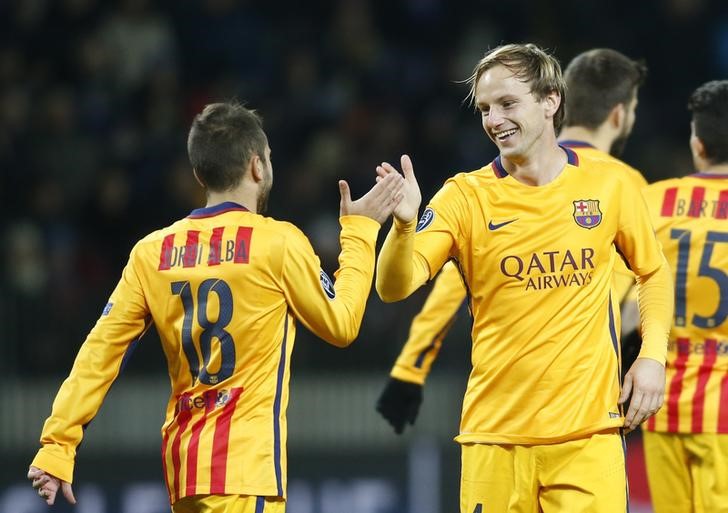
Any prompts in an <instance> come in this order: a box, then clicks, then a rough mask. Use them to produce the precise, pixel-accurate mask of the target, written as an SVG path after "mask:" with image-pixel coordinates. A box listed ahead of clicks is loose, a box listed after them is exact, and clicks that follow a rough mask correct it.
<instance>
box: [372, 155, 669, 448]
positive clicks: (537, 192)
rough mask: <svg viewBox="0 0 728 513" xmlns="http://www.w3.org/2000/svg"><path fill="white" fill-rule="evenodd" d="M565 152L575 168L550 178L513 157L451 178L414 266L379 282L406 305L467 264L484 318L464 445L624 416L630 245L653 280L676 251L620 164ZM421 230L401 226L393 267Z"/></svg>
mask: <svg viewBox="0 0 728 513" xmlns="http://www.w3.org/2000/svg"><path fill="white" fill-rule="evenodd" d="M565 151H566V153H567V155H568V164H567V165H566V166H565V168H564V170H563V171H562V172H561V174H560V175H559V176H558V177H557V178H556V179H554V180H553V181H552V182H551V183H549V184H546V185H543V186H538V187H533V186H528V185H524V184H522V183H520V182H519V181H517V180H516V179H514V178H513V177H511V176H510V175H508V173H507V172H506V171H505V169H504V168H503V167H502V165H501V163H500V157H498V158H496V159H495V161H494V162H493V163H492V165H491V166H488V167H485V168H482V169H480V170H477V171H474V172H471V173H462V174H459V175H456V176H455V177H453V178H451V179H450V180H448V181H447V182H446V184H445V185H444V186H443V188H442V189H441V190H440V191H439V192H438V193H437V194H436V195H435V197H434V198H433V199H432V201H431V202H430V204H429V205H428V206H427V208H426V209H425V211H424V212H423V214H422V217H421V218H420V221H419V223H418V224H417V233H416V234H415V236H414V241H413V244H414V258H413V261H412V263H413V266H414V267H413V273H414V274H413V275H412V276H411V277H405V276H408V275H404V276H401V277H399V276H396V275H394V274H391V273H386V274H382V275H381V276H379V277H378V278H377V288H378V291H379V293H380V295H381V296H382V297H383V298H385V299H386V300H393V299H397V298H399V297H401V296H402V294H403V293H404V294H406V293H407V292H405V291H409V290H412V287H413V286H416V284H418V283H422V282H423V281H424V280H426V279H428V278H432V277H433V276H434V275H435V274H436V273H437V271H438V270H439V269H440V268H441V267H442V266H443V264H444V262H446V261H447V260H448V259H454V260H456V262H457V264H458V267H459V269H460V272H461V274H462V275H463V277H464V281H465V286H466V288H467V289H468V295H469V297H470V301H471V310H472V314H473V329H472V343H473V346H472V356H471V358H472V366H473V368H472V371H471V373H470V377H469V381H468V388H467V391H466V394H465V398H464V404H463V412H462V419H461V425H460V434H459V436H458V437H457V438H456V440H457V441H459V442H461V443H467V442H482V443H516V444H541V443H553V442H560V441H566V440H571V439H574V438H578V437H579V436H584V435H588V434H592V433H596V432H599V431H602V430H604V429H608V428H615V427H619V426H622V424H623V422H624V419H623V417H622V415H621V412H620V409H619V407H618V405H617V400H618V397H619V393H620V390H619V388H620V383H619V343H618V339H617V331H616V327H617V316H618V305H617V301H616V299H615V298H614V297H613V294H612V292H611V279H612V274H613V268H614V264H615V261H616V259H617V258H619V256H618V255H617V251H616V248H619V250H620V253H621V254H622V255H623V256H624V257H625V258H626V259H627V261H628V262H629V263H630V267H631V269H632V270H633V271H634V272H635V273H637V274H638V275H640V276H646V275H649V274H651V273H652V272H654V271H656V270H657V269H659V268H660V266H661V265H662V263H663V256H662V253H661V250H660V246H659V243H658V242H657V240H656V239H655V236H654V233H653V229H652V226H651V224H650V221H649V216H648V214H647V208H646V206H645V203H644V200H643V199H642V198H641V196H640V192H639V191H638V190H637V189H636V188H635V187H634V186H633V185H632V183H630V181H629V180H628V179H627V178H626V177H625V176H624V175H623V174H622V173H614V172H612V171H611V169H612V168H613V166H614V164H613V163H611V162H609V161H608V160H606V159H596V158H588V157H578V156H577V155H576V153H574V152H573V151H572V150H570V149H567V148H565ZM408 229H409V228H408V227H402V228H395V231H393V232H390V236H388V241H387V243H385V246H384V247H383V249H382V254H381V256H380V266H381V265H383V262H387V264H386V265H390V262H391V265H395V266H396V259H395V258H393V254H390V252H389V247H391V246H390V245H389V244H390V237H394V239H392V240H398V239H400V238H402V240H403V241H404V240H408V239H407V238H406V237H407V236H406V230H408ZM398 230H405V231H403V232H398ZM400 233H401V235H400ZM392 244H397V243H394V242H392ZM403 244H404V243H403ZM385 276H386V278H385ZM402 280H405V281H402ZM406 280H411V282H408V281H406ZM657 345H660V344H657ZM646 346H647V345H645V347H643V351H642V356H645V357H651V358H654V359H656V360H658V361H664V347H646Z"/></svg>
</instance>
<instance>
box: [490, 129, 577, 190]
mask: <svg viewBox="0 0 728 513" xmlns="http://www.w3.org/2000/svg"><path fill="white" fill-rule="evenodd" d="M501 162H502V164H503V167H504V168H505V169H506V171H507V172H508V174H509V175H511V176H512V177H513V178H515V179H516V180H518V181H519V182H521V183H524V184H526V185H546V184H547V183H550V182H552V181H553V180H554V179H555V178H556V177H557V176H559V175H560V174H561V171H563V170H564V166H565V165H566V153H565V152H564V150H563V149H561V148H560V147H559V146H558V145H557V144H556V141H555V139H554V140H551V141H550V142H549V143H548V144H546V143H543V145H542V149H541V150H539V151H536V152H532V155H528V156H526V157H523V156H514V157H513V158H512V159H511V158H508V157H506V156H502V158H501Z"/></svg>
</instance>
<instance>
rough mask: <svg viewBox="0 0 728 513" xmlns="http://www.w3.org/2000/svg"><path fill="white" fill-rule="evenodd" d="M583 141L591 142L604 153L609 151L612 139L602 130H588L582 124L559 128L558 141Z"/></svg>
mask: <svg viewBox="0 0 728 513" xmlns="http://www.w3.org/2000/svg"><path fill="white" fill-rule="evenodd" d="M569 140H575V141H584V142H586V143H589V144H591V145H592V146H594V147H595V148H597V149H598V150H602V151H603V152H604V153H609V150H610V149H611V148H612V143H613V142H614V139H613V138H612V137H610V136H609V135H607V134H606V133H604V131H603V130H599V129H597V130H589V129H588V128H584V127H583V126H566V127H564V128H562V129H561V133H560V134H559V141H569Z"/></svg>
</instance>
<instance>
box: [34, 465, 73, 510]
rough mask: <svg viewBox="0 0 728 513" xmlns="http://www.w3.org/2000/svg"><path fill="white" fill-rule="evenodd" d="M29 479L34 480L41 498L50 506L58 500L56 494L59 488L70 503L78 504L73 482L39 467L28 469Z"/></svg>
mask: <svg viewBox="0 0 728 513" xmlns="http://www.w3.org/2000/svg"><path fill="white" fill-rule="evenodd" d="M28 479H30V480H31V481H32V482H33V488H35V489H36V490H38V495H39V496H40V498H41V499H43V500H44V501H45V502H46V504H48V505H49V506H53V503H54V502H56V494H57V493H58V489H59V488H60V489H61V492H62V493H63V496H64V497H65V498H66V500H67V501H68V502H69V503H71V504H76V498H75V497H74V496H73V489H72V488H71V483H67V482H66V481H61V480H60V479H58V478H57V477H54V476H52V475H50V474H49V473H47V472H45V471H44V470H41V469H39V468H37V467H30V469H29V470H28Z"/></svg>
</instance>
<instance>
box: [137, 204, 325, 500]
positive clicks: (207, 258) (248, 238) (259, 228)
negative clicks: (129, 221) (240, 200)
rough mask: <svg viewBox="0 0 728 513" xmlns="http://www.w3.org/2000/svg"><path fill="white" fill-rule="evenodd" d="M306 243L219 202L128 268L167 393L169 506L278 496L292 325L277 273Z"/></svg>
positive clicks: (151, 244) (140, 249)
mask: <svg viewBox="0 0 728 513" xmlns="http://www.w3.org/2000/svg"><path fill="white" fill-rule="evenodd" d="M307 244H308V241H307V239H306V238H305V237H304V236H303V234H302V233H301V232H300V231H299V230H298V229H297V228H295V227H294V226H293V225H291V224H289V223H284V222H280V221H275V220H273V219H270V218H266V217H263V216H261V215H257V214H253V213H251V212H248V211H247V210H245V209H244V208H242V207H240V206H238V205H235V204H232V203H223V204H221V205H217V206H215V207H210V208H204V209H198V210H195V211H193V213H192V214H191V215H190V216H188V217H187V218H185V219H182V220H180V221H178V222H176V223H174V224H173V225H171V226H169V227H168V228H165V229H163V230H160V231H157V232H155V233H153V234H151V235H149V236H147V237H146V238H144V239H143V240H142V241H140V242H139V244H137V246H136V247H135V249H134V252H133V253H132V258H131V261H130V266H131V267H133V268H134V270H135V273H136V276H138V279H139V281H140V284H141V289H142V290H143V292H144V297H145V298H146V301H147V303H148V308H149V311H150V312H151V315H152V319H153V321H154V324H155V325H156V327H157V330H158V332H159V334H160V338H161V340H162V345H163V348H164V352H165V354H166V356H167V359H168V363H169V374H170V378H171V382H172V389H173V390H172V395H171V397H170V402H169V404H168V407H167V419H166V422H165V425H164V427H163V429H162V434H163V453H164V454H163V457H164V463H165V469H166V474H167V479H168V486H169V488H170V494H171V496H172V497H171V498H172V501H174V500H175V499H176V498H178V497H184V496H186V495H192V494H199V493H203V494H204V493H246V494H253V495H283V489H284V488H285V483H284V479H285V477H284V476H285V455H284V452H285V449H284V447H285V436H286V432H285V431H286V426H285V409H286V404H287V402H288V392H287V383H288V377H289V360H290V355H291V350H292V346H293V338H294V335H295V322H294V319H293V317H294V316H293V314H292V313H291V311H290V309H289V305H288V302H287V297H286V284H285V283H283V278H282V266H283V262H284V259H285V258H291V251H290V247H291V246H296V245H307ZM294 254H295V252H294ZM318 278H319V277H318V276H315V279H316V281H317V282H318ZM302 279H303V278H302ZM332 290H333V289H332ZM231 424H232V425H233V426H234V428H233V429H232V430H231ZM282 453H283V454H282ZM228 458H229V459H233V460H234V461H236V463H235V464H231V463H230V462H229V461H228V462H226V461H225V460H226V459H228ZM226 474H227V475H226Z"/></svg>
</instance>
